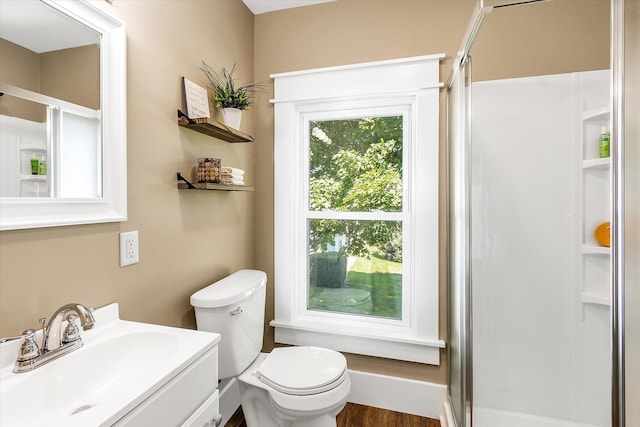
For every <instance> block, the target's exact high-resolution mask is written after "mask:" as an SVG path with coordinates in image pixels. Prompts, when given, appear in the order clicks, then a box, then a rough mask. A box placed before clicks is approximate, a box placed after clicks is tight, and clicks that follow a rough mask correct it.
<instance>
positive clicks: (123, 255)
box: [120, 231, 140, 267]
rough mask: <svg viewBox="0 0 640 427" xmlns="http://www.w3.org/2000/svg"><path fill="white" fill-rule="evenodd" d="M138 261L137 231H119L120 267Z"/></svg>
mask: <svg viewBox="0 0 640 427" xmlns="http://www.w3.org/2000/svg"><path fill="white" fill-rule="evenodd" d="M139 261H140V259H139V254H138V232H137V231H127V232H126V233H120V267H126V266H127V265H131V264H137V263H138V262H139Z"/></svg>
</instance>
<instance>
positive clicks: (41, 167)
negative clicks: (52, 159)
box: [38, 156, 47, 175]
mask: <svg viewBox="0 0 640 427" xmlns="http://www.w3.org/2000/svg"><path fill="white" fill-rule="evenodd" d="M46 174H47V161H46V160H45V159H44V156H42V158H41V159H40V163H39V164H38V175H46Z"/></svg>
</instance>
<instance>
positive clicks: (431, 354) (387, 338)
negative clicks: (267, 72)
mask: <svg viewBox="0 0 640 427" xmlns="http://www.w3.org/2000/svg"><path fill="white" fill-rule="evenodd" d="M443 57H444V55H442V54H439V55H430V56H421V57H413V58H405V59H397V60H390V61H379V62H371V63H365V64H356V65H349V66H344V67H331V68H323V69H316V70H307V71H300V72H293V73H282V74H275V75H272V76H271V77H272V78H273V79H274V85H275V99H274V100H273V103H274V114H275V150H274V162H275V201H274V204H275V224H274V226H275V319H274V320H273V321H271V322H270V325H271V326H274V327H275V340H276V342H278V343H283V344H293V345H316V346H321V347H326V348H332V349H334V350H338V351H345V352H349V353H356V354H365V355H370V356H377V357H386V358H392V359H399V360H408V361H413V362H419V363H428V364H434V365H438V364H440V348H443V347H444V342H443V341H442V340H440V339H439V337H438V318H439V314H438V303H439V298H438V281H439V275H438V254H439V250H438V246H439V245H438V121H439V119H438V117H439V89H440V87H441V86H442V84H441V83H440V82H439V81H438V70H439V62H440V60H441V59H442V58H443ZM371 113H374V114H371ZM399 114H403V115H404V119H403V132H405V138H404V140H405V143H404V147H403V209H402V212H397V213H396V212H385V213H380V212H377V213H374V212H369V213H361V212H359V213H349V212H332V213H330V214H328V213H326V212H322V213H318V212H316V213H314V212H310V211H309V210H308V176H309V175H308V159H309V157H308V155H309V152H308V142H309V129H308V123H309V120H323V117H324V118H325V119H326V120H333V119H340V118H356V117H366V116H368V115H374V116H375V115H399ZM305 124H306V126H305ZM314 215H318V217H321V218H327V217H328V216H329V217H330V218H329V219H331V217H334V216H335V219H375V220H384V219H393V220H397V219H401V220H402V222H403V279H402V281H403V291H402V299H403V309H402V313H403V314H402V320H393V319H381V318H377V317H369V316H357V315H346V314H340V313H329V312H323V311H309V310H307V308H306V305H307V289H306V288H307V272H306V269H307V234H306V233H307V231H306V225H307V219H308V218H310V217H311V218H313V217H314Z"/></svg>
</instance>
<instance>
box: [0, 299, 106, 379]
mask: <svg viewBox="0 0 640 427" xmlns="http://www.w3.org/2000/svg"><path fill="white" fill-rule="evenodd" d="M78 318H79V319H80V325H81V326H82V328H83V329H85V330H86V329H91V328H92V327H93V325H94V324H95V321H96V320H95V319H94V317H93V314H92V313H91V310H90V309H88V308H87V307H85V306H84V305H82V304H77V303H72V304H66V305H63V306H62V307H60V308H59V309H57V310H56V311H55V312H54V313H53V314H52V315H51V319H50V320H49V324H48V325H47V326H46V327H45V324H46V319H40V323H41V324H42V345H41V346H40V347H38V345H37V344H36V342H35V340H34V335H35V331H33V329H28V330H26V331H24V332H23V335H21V336H19V337H12V338H9V339H7V340H10V339H19V338H24V341H23V343H22V345H21V347H20V351H19V352H18V358H17V359H16V363H15V366H14V368H13V372H15V373H20V372H27V371H32V370H34V369H36V368H37V367H39V366H42V365H44V364H45V363H48V362H51V361H52V360H55V359H57V358H58V357H60V356H63V355H65V354H67V353H70V352H72V351H73V350H77V349H78V348H80V347H82V338H80V329H79V328H78V325H76V319H78ZM65 320H66V321H67V326H66V328H65V329H64V331H63V330H62V324H63V323H64V321H65ZM0 342H3V341H2V340H0Z"/></svg>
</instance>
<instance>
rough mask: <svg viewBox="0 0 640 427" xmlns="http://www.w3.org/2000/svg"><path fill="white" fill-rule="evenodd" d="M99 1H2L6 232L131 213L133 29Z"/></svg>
mask: <svg viewBox="0 0 640 427" xmlns="http://www.w3.org/2000/svg"><path fill="white" fill-rule="evenodd" d="M105 5H106V4H105ZM98 6H99V5H96V4H92V3H91V2H88V1H73V2H70V1H64V0H54V1H52V0H22V1H20V2H2V4H1V5H0V12H1V13H0V55H1V56H2V58H3V61H2V63H0V93H2V96H0V230H10V229H20V228H33V227H49V226H59V225H72V224H86V223H97V222H112V221H123V220H126V104H125V102H126V92H125V86H126V68H125V30H124V24H123V23H121V22H120V21H118V20H117V19H115V18H113V17H111V16H109V15H108V14H107V13H105V12H104V11H103V10H102V9H101V8H99V7H98Z"/></svg>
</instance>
